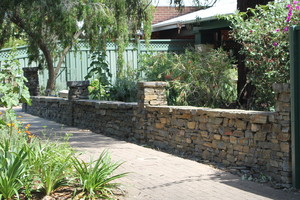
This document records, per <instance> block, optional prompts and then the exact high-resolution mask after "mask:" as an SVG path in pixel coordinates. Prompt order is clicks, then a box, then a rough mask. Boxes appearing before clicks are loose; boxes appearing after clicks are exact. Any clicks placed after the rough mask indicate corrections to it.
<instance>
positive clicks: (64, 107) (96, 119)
mask: <svg viewBox="0 0 300 200" xmlns="http://www.w3.org/2000/svg"><path fill="white" fill-rule="evenodd" d="M136 107H137V103H124V102H106V101H95V100H74V101H69V100H67V99H64V98H57V97H45V96H43V97H42V96H39V97H32V106H29V105H23V110H24V111H26V112H27V113H29V114H33V115H37V116H40V117H43V118H46V119H50V120H53V121H56V122H59V123H63V124H66V125H69V126H76V127H80V128H83V129H90V130H92V131H94V132H96V133H103V134H106V135H110V136H116V137H118V138H121V139H127V138H128V137H129V135H132V131H133V128H134V127H133V117H134V116H133V112H134V109H135V108H136Z"/></svg>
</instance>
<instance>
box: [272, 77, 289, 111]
mask: <svg viewBox="0 0 300 200" xmlns="http://www.w3.org/2000/svg"><path fill="white" fill-rule="evenodd" d="M273 90H274V92H275V93H276V97H275V100H276V102H275V110H276V111H277V112H280V113H283V114H284V113H285V114H284V115H288V114H289V113H290V111H291V96H290V85H289V84H288V83H284V84H281V83H274V84H273Z"/></svg>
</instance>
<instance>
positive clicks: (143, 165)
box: [17, 109, 300, 200]
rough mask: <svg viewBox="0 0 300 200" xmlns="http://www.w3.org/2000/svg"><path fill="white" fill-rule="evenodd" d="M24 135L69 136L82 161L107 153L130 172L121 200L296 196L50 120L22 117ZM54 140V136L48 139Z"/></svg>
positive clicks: (283, 198) (290, 199) (244, 199)
mask: <svg viewBox="0 0 300 200" xmlns="http://www.w3.org/2000/svg"><path fill="white" fill-rule="evenodd" d="M17 112H18V115H22V116H23V118H22V119H23V121H24V123H30V124H31V127H30V131H31V132H33V133H35V134H38V135H40V134H41V133H42V132H43V133H44V134H47V135H49V134H52V136H53V135H54V133H55V134H56V136H55V137H57V136H61V135H64V134H65V133H71V134H73V136H72V137H71V138H70V142H71V145H72V146H73V147H75V148H76V149H78V150H79V151H82V152H85V155H84V159H89V157H90V156H92V157H97V156H98V155H99V154H100V152H102V151H103V150H104V149H108V150H109V151H110V152H111V154H112V157H113V159H114V160H120V161H125V163H124V164H123V165H122V167H121V169H120V172H121V171H123V172H124V171H126V172H132V173H130V174H129V175H128V176H127V177H125V178H123V179H122V182H123V183H124V187H125V190H126V195H125V197H124V199H125V200H152V199H153V200H202V199H203V200H260V199H261V200H263V199H278V200H296V199H298V200H299V199H300V193H291V192H285V191H283V190H275V189H273V188H271V187H269V186H266V185H262V184H259V183H254V182H250V181H242V180H241V179H240V178H239V177H238V176H235V175H232V174H230V173H227V172H223V171H221V170H218V169H214V168H212V167H210V166H207V165H205V164H200V163H197V162H194V161H191V160H186V159H183V158H179V157H176V156H173V155H170V154H167V153H163V152H159V151H156V150H152V149H149V148H145V147H141V146H138V145H135V144H131V143H127V142H124V141H120V140H116V139H113V138H110V137H106V136H103V135H100V134H95V133H92V132H91V131H88V130H81V129H78V128H73V127H66V126H64V125H62V124H59V123H55V122H53V121H49V120H45V119H42V118H39V117H36V116H32V115H29V114H25V113H22V112H21V110H20V109H17ZM53 137H54V136H53Z"/></svg>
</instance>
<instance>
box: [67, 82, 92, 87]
mask: <svg viewBox="0 0 300 200" xmlns="http://www.w3.org/2000/svg"><path fill="white" fill-rule="evenodd" d="M89 85H90V81H68V82H67V86H68V87H83V86H89Z"/></svg>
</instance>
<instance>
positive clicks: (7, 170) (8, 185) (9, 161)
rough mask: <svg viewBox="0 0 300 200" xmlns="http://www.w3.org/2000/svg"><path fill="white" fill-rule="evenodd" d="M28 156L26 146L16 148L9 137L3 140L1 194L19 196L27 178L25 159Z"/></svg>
mask: <svg viewBox="0 0 300 200" xmlns="http://www.w3.org/2000/svg"><path fill="white" fill-rule="evenodd" d="M26 157H27V152H26V150H25V146H23V147H22V148H19V149H18V148H15V147H14V146H12V145H11V143H10V140H9V139H4V140H1V144H0V194H1V195H2V196H3V197H4V198H5V199H12V197H13V196H14V195H16V196H17V197H19V191H20V189H21V188H22V186H23V184H24V182H23V181H24V180H25V178H24V177H25V173H26V171H25V170H26V167H27V166H26V165H25V164H24V163H23V161H24V160H25V159H26Z"/></svg>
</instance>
